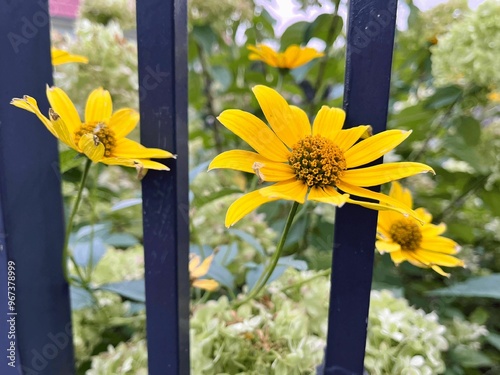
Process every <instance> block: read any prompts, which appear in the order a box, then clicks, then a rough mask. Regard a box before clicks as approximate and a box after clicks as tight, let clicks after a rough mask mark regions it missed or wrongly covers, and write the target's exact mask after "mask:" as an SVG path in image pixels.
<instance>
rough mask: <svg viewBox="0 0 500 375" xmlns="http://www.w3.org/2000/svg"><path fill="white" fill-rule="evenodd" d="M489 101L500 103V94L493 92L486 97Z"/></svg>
mask: <svg viewBox="0 0 500 375" xmlns="http://www.w3.org/2000/svg"><path fill="white" fill-rule="evenodd" d="M486 97H487V98H488V100H489V101H490V102H493V103H500V92H498V91H492V92H490V93H488V94H487V95H486Z"/></svg>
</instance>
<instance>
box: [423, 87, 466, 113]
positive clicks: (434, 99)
mask: <svg viewBox="0 0 500 375" xmlns="http://www.w3.org/2000/svg"><path fill="white" fill-rule="evenodd" d="M460 96H462V89H461V88H460V87H458V86H446V87H441V88H438V89H437V90H436V92H435V93H434V95H432V96H430V97H429V98H427V100H426V101H425V107H426V108H429V109H440V108H443V107H448V106H450V105H451V104H454V103H455V102H456V101H457V100H458V99H459V98H460Z"/></svg>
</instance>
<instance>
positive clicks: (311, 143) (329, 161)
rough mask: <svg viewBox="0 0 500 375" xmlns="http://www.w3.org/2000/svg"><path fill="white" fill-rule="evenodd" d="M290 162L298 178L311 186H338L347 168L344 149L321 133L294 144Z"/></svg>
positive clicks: (289, 158)
mask: <svg viewBox="0 0 500 375" xmlns="http://www.w3.org/2000/svg"><path fill="white" fill-rule="evenodd" d="M288 162H289V163H290V165H291V166H292V168H293V169H294V172H295V176H296V178H297V180H301V181H304V183H305V184H306V185H307V186H310V187H313V186H315V187H323V186H336V185H337V183H338V182H339V181H340V179H341V177H342V175H343V174H344V171H345V170H346V169H347V164H346V161H345V157H344V153H343V152H342V150H341V149H340V148H339V147H338V146H337V145H336V144H335V143H333V142H332V141H331V140H329V139H328V138H325V137H322V136H320V135H314V136H311V135H308V136H307V137H306V138H304V139H301V140H300V141H299V142H298V143H297V144H296V145H295V146H293V148H292V153H291V155H290V156H289V157H288Z"/></svg>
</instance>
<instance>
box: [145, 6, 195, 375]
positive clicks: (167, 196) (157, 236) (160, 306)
mask: <svg viewBox="0 0 500 375" xmlns="http://www.w3.org/2000/svg"><path fill="white" fill-rule="evenodd" d="M186 17H187V16H186V1H185V0H141V1H137V41H138V52H139V98H140V112H141V141H142V143H143V144H144V145H145V146H147V147H159V148H163V149H166V150H169V151H171V152H173V153H175V154H177V155H178V158H177V160H168V161H167V165H168V166H169V167H170V168H171V171H169V172H164V171H161V172H157V171H152V170H151V171H149V172H148V173H147V175H146V177H145V178H144V180H143V183H142V188H143V219H144V251H145V267H146V314H147V338H148V365H149V373H150V374H152V375H156V374H158V375H160V374H188V373H189V273H188V259H189V216H188V215H189V202H188V190H189V186H188V142H187V138H188V133H187V18H186Z"/></svg>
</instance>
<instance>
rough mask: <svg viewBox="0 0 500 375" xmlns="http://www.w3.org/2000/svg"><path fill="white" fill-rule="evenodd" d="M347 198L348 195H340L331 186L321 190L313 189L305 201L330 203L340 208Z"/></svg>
mask: <svg viewBox="0 0 500 375" xmlns="http://www.w3.org/2000/svg"><path fill="white" fill-rule="evenodd" d="M348 198H349V194H340V193H339V192H338V191H337V190H335V189H334V188H333V187H331V186H326V187H323V188H317V187H313V188H311V190H310V191H309V195H308V196H307V200H312V201H317V202H324V203H330V204H333V205H335V206H337V207H342V206H343V205H344V204H345V202H347V199H348Z"/></svg>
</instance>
